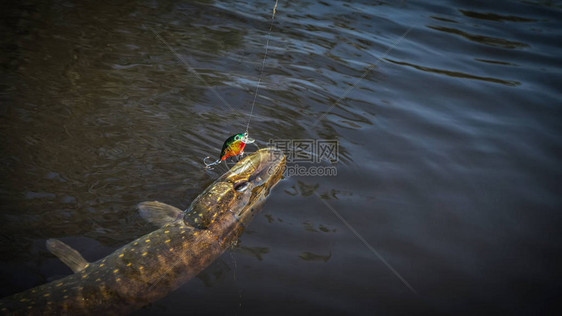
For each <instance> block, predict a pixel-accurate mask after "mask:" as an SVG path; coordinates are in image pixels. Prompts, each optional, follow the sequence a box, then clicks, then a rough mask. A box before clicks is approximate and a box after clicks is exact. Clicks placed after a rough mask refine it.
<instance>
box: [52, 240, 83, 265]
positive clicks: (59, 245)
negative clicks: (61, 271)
mask: <svg viewBox="0 0 562 316" xmlns="http://www.w3.org/2000/svg"><path fill="white" fill-rule="evenodd" d="M46 244H47V249H49V251H50V252H51V253H52V254H53V255H55V256H57V257H58V258H59V259H60V261H62V262H63V263H64V264H66V265H67V266H68V267H69V268H70V269H72V271H74V272H80V271H82V270H84V268H86V266H88V261H86V259H84V257H82V255H81V254H80V253H79V252H78V251H76V249H74V248H72V247H70V246H69V245H67V244H65V243H63V242H62V241H60V240H58V239H49V240H47V243H46Z"/></svg>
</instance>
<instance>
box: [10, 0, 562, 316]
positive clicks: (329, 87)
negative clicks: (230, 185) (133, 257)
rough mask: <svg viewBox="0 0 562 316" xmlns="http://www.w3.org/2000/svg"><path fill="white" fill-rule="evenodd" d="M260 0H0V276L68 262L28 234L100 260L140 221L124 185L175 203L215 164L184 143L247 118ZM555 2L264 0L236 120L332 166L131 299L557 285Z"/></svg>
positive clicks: (214, 137)
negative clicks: (171, 288) (186, 270)
mask: <svg viewBox="0 0 562 316" xmlns="http://www.w3.org/2000/svg"><path fill="white" fill-rule="evenodd" d="M273 3H274V1H231V0H224V1H197V2H195V1H193V2H189V1H188V2H167V3H160V2H156V1H143V2H127V1H122V2H121V3H115V4H110V3H99V2H77V3H72V2H52V3H47V2H41V3H31V2H29V3H27V2H25V1H24V2H21V3H17V4H16V3H14V4H5V5H3V9H2V10H1V11H2V13H1V15H2V29H1V33H2V36H1V38H2V39H1V42H2V47H3V48H2V58H1V62H0V63H1V65H2V77H1V82H0V84H1V91H2V93H1V100H2V101H1V102H2V103H1V104H2V106H1V118H0V120H1V125H0V126H1V129H2V133H1V142H2V155H1V159H2V160H1V177H2V183H1V187H0V196H1V206H2V212H1V215H0V220H1V221H2V223H3V226H2V234H1V235H0V236H1V239H0V245H1V246H0V252H1V259H0V260H1V262H0V267H1V273H0V278H1V282H2V287H1V291H0V294H1V296H5V295H9V294H12V293H15V292H18V291H21V290H25V289H27V288H30V287H32V286H35V285H38V284H42V283H44V282H47V281H50V280H53V279H56V278H58V277H61V276H64V275H66V274H68V273H69V272H70V270H68V269H67V268H66V267H65V266H64V265H63V264H62V263H60V262H58V260H57V259H55V258H54V257H53V256H51V255H50V254H49V253H48V252H47V250H46V249H45V246H44V243H45V240H46V239H48V238H60V239H61V240H63V241H65V242H67V243H69V244H71V245H72V246H73V247H75V248H77V249H78V250H79V251H81V252H82V253H83V254H84V256H85V257H86V259H89V260H97V259H98V258H101V257H103V256H105V255H107V254H109V253H110V252H111V251H112V250H114V249H116V248H118V247H120V246H121V245H123V244H125V243H127V242H129V241H131V240H133V239H135V238H137V237H139V236H141V235H142V234H145V233H147V232H149V231H151V230H153V229H154V227H152V226H151V225H150V224H147V223H145V222H144V221H143V220H142V219H140V217H139V216H138V214H137V212H136V210H135V205H136V204H137V203H139V202H141V201H145V200H159V201H162V202H166V203H169V204H172V205H175V206H178V207H180V208H185V207H187V205H189V203H190V201H191V199H192V198H193V197H195V196H197V195H198V194H199V193H200V192H201V191H203V189H204V188H205V187H206V186H207V185H208V184H209V183H210V182H212V181H213V179H214V178H216V176H217V175H218V174H217V173H216V172H215V173H213V172H206V171H204V170H203V169H202V159H203V158H204V157H205V156H208V155H211V156H215V155H218V152H219V150H220V147H221V145H222V142H223V141H224V139H226V138H227V137H228V136H230V135H231V134H234V133H236V132H242V131H243V130H244V129H245V125H246V123H247V119H248V113H249V111H250V106H251V102H252V99H253V92H254V90H255V86H256V83H257V80H258V76H259V69H260V65H261V60H262V58H263V53H264V48H265V47H264V45H265V41H266V39H267V36H268V34H267V30H268V28H269V23H270V17H271V9H272V8H273ZM561 13H562V5H561V4H560V3H559V2H556V1H497V2H493V3H491V2H475V1H470V2H469V1H442V2H437V1H432V2H431V3H428V2H411V1H397V2H388V3H387V2H374V1H352V2H350V1H337V0H326V1H280V2H279V6H278V8H277V15H276V21H275V24H274V25H273V30H272V33H271V34H270V46H269V54H268V57H267V60H266V64H265V70H264V77H263V81H262V86H261V89H260V95H259V97H258V99H257V103H256V108H255V110H254V114H256V115H257V116H256V117H255V118H254V119H253V120H252V123H251V125H250V135H251V136H252V137H254V138H256V139H258V140H259V141H260V145H262V146H263V145H264V144H265V143H266V142H267V141H268V140H269V139H330V140H337V141H338V142H339V161H338V163H337V164H335V166H336V167H337V176H334V177H305V176H292V177H290V178H288V179H285V180H283V181H282V182H281V183H280V184H279V185H278V186H277V187H276V188H275V190H274V191H273V192H272V194H271V196H270V198H269V200H268V202H267V204H266V207H265V209H264V210H263V213H262V214H261V215H260V216H258V217H257V218H256V219H255V220H254V222H253V223H252V225H251V226H250V228H249V231H247V232H246V233H245V234H244V235H243V237H242V239H241V244H240V246H239V247H238V248H237V249H235V250H233V251H232V252H231V253H230V254H228V253H227V254H225V255H224V256H223V257H221V259H219V260H218V261H217V262H215V263H214V264H213V265H211V266H210V267H209V268H208V269H207V270H205V271H204V272H203V273H202V274H201V275H200V276H199V277H198V278H196V279H193V280H191V281H190V282H188V283H186V284H185V285H184V286H182V287H181V288H180V289H178V290H177V291H175V292H174V293H172V294H170V295H168V296H167V297H166V298H164V299H162V300H160V301H158V302H156V303H154V304H152V305H151V306H148V307H146V308H144V309H142V310H140V311H138V312H137V314H138V315H151V314H158V315H160V314H183V313H187V312H191V313H195V314H216V313H222V314H224V313H228V314H240V315H251V314H261V315H265V314H287V313H291V314H308V313H311V312H322V313H326V314H337V313H360V314H373V313H382V314H405V313H416V314H418V313H433V314H436V313H437V314H441V313H446V314H448V313H454V314H465V313H466V314H474V313H481V312H485V313H488V314H495V313H512V314H519V313H522V314H527V313H539V312H544V311H546V310H547V309H548V308H549V307H552V306H553V304H554V302H555V299H556V298H557V296H559V293H560V290H561V289H560V284H561V281H562V278H561V273H560V269H559V267H560V266H561V264H562V262H561V260H560V256H559V253H560V251H561V250H562V246H561V245H560V242H559V240H560V237H562V236H561V233H560V227H562V214H561V213H560V209H561V204H562V203H561V202H562V201H561V197H560V192H559V191H560V190H559V188H560V180H561V175H562V171H561V169H560V166H559V162H560V157H561V155H560V154H561V153H562V141H561V140H560V131H561V127H562V126H561V125H562V124H561V123H560V122H561V120H560V119H561V117H562V115H561V114H562V113H561V105H562V104H561V102H560V100H561V93H560V88H559V87H560V82H562V75H561V70H560V69H561V68H560V66H561V65H562V59H561V58H560V56H562V49H561V47H560V45H559V44H558V42H559V39H560V36H561V33H562V32H561V30H562V23H561V21H562V14H561ZM152 30H154V31H155V32H157V33H159V34H160V35H161V36H162V38H164V39H165V40H166V41H167V42H168V43H169V45H170V46H171V47H172V48H173V49H174V50H175V51H177V53H178V54H179V55H180V56H181V57H182V58H183V59H185V61H186V62H187V63H189V64H190V65H191V66H192V67H193V68H194V69H196V70H197V72H198V73H199V74H200V76H201V77H202V78H203V79H204V80H205V82H206V84H205V83H203V82H202V81H201V80H199V79H198V77H197V75H195V74H194V73H190V72H189V71H188V69H186V67H185V65H183V64H182V63H181V62H180V61H179V60H178V59H177V58H176V56H175V55H174V53H173V52H172V51H170V49H168V48H167V47H166V45H164V44H163V43H162V42H161V41H160V40H158V39H157V38H156V37H155V35H154V33H153V32H152ZM213 90H214V92H213ZM319 165H320V166H326V165H327V164H326V163H321V164H319ZM325 203H327V204H325ZM327 205H328V206H329V207H331V208H332V209H333V211H332V210H331V209H330V208H329V207H328V206H327ZM334 212H335V213H334ZM336 214H338V215H339V216H340V217H341V218H343V219H344V220H345V221H347V223H348V224H349V226H351V227H352V228H353V230H355V231H356V232H357V233H358V234H359V236H361V237H362V238H363V239H364V241H365V242H367V243H368V244H369V246H370V247H371V249H373V250H374V252H373V251H371V250H370V249H369V248H368V247H367V246H366V245H365V244H364V243H363V242H362V241H361V239H360V238H359V237H358V236H356V235H355V234H354V233H353V231H352V230H350V228H349V227H348V226H346V225H345V224H344V223H343V222H342V221H341V220H340V219H339V217H338V216H337V215H336ZM375 252H376V253H375ZM377 254H378V256H377ZM381 258H382V259H383V260H384V261H383V260H381ZM385 262H386V263H387V264H385ZM389 267H391V268H392V269H393V270H394V271H395V272H393V270H392V269H390V268H389ZM401 278H402V280H401ZM408 284H409V285H410V286H411V288H409V287H408V286H407V285H408Z"/></svg>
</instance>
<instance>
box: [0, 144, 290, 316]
mask: <svg viewBox="0 0 562 316" xmlns="http://www.w3.org/2000/svg"><path fill="white" fill-rule="evenodd" d="M284 166H285V157H284V156H283V154H282V153H281V152H280V151H278V150H275V149H269V148H266V149H262V150H259V151H258V152H256V153H253V154H251V155H249V156H247V157H245V158H244V159H242V160H241V161H240V162H239V163H237V164H236V165H235V166H234V167H233V168H232V169H231V170H230V171H229V172H227V173H226V174H224V175H223V176H221V177H220V178H219V179H217V180H216V181H215V182H214V183H213V184H211V185H210V186H209V187H208V188H207V189H206V190H205V191H204V192H203V193H201V194H200V195H199V196H198V197H197V198H196V199H195V200H194V201H193V202H192V204H191V206H190V207H189V209H188V210H187V211H185V212H182V211H180V210H179V209H177V208H175V207H173V206H169V205H166V204H163V203H159V202H144V203H141V204H139V210H140V212H141V215H143V217H145V218H146V219H147V220H149V221H151V222H152V223H155V224H158V225H161V227H160V228H159V229H157V230H155V231H153V232H151V233H149V234H147V235H144V236H142V237H140V238H138V239H136V240H134V241H132V242H130V243H129V244H127V245H125V246H123V247H121V248H120V249H118V250H116V251H115V252H113V253H112V254H110V255H109V256H107V257H105V258H103V259H101V260H98V261H96V262H91V263H87V262H86V261H85V260H84V259H83V258H82V257H81V256H80V254H78V253H77V252H76V251H75V250H73V249H71V248H70V247H68V246H66V245H65V244H63V243H62V242H60V241H55V240H49V241H48V248H49V249H50V250H51V251H52V252H53V253H54V254H56V255H57V256H59V257H60V258H61V260H62V261H63V262H65V263H66V264H68V265H69V266H70V267H71V268H72V269H73V271H75V273H74V274H72V275H69V276H67V277H65V278H62V279H59V280H56V281H53V282H50V283H47V284H43V285H41V286H38V287H35V288H32V289H29V290H27V291H24V292H21V293H17V294H15V295H12V296H9V297H6V298H3V299H2V300H0V311H1V312H2V314H9V315H12V314H14V315H28V314H31V315H59V314H71V315H84V314H94V313H103V315H107V314H124V313H127V312H130V311H133V310H135V309H137V308H139V307H141V306H143V305H146V304H148V303H150V302H154V301H156V300H158V299H159V298H161V297H164V296H166V294H168V293H169V292H170V291H173V290H174V289H176V288H177V287H179V286H180V285H181V284H183V283H184V282H186V281H187V280H189V279H191V278H192V277H194V276H195V275H197V274H198V273H199V272H200V271H202V270H203V269H204V268H205V267H207V266H208V265H209V264H210V263H211V262H213V261H214V260H215V259H216V258H218V257H219V256H220V255H221V254H222V253H223V252H224V251H225V250H226V249H227V248H228V247H230V246H231V245H232V243H233V242H235V241H236V240H237V239H238V237H239V236H240V234H241V233H242V232H243V230H244V228H245V226H246V225H247V224H248V223H249V222H250V221H251V219H252V218H253V216H254V215H255V214H256V213H257V211H258V207H259V206H260V205H261V204H262V203H263V202H264V201H265V199H266V197H267V195H268V194H269V190H270V189H271V188H272V187H273V186H274V185H275V184H276V183H277V182H278V181H279V180H280V179H281V174H282V172H283V169H284Z"/></svg>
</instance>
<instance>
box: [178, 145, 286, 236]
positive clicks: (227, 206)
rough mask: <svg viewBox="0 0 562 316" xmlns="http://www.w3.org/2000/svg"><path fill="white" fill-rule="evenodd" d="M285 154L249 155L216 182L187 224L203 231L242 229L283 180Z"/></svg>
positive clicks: (266, 151) (192, 208)
mask: <svg viewBox="0 0 562 316" xmlns="http://www.w3.org/2000/svg"><path fill="white" fill-rule="evenodd" d="M285 163H286V161H285V155H284V154H283V152H282V151H281V150H279V149H275V148H263V149H260V150H258V151H257V152H255V153H252V154H249V155H248V156H246V157H244V158H243V159H242V160H240V161H239V162H238V163H237V164H236V165H234V166H233V167H232V168H231V169H230V170H229V171H228V172H227V173H225V174H224V175H222V176H221V177H220V178H218V179H217V180H216V181H215V182H213V183H212V184H211V185H210V186H209V187H208V188H207V189H206V190H205V191H203V193H201V194H200V195H199V196H198V197H197V198H195V200H193V202H192V203H191V206H190V207H189V208H188V210H187V211H186V213H185V215H184V222H185V223H186V224H188V225H191V226H194V227H196V228H200V229H212V230H220V231H221V234H222V233H226V232H228V231H229V230H231V229H239V228H241V229H243V228H244V227H245V226H247V225H248V224H249V222H250V221H251V220H252V218H253V217H254V216H255V215H256V214H257V213H258V212H259V209H260V207H261V205H262V204H263V202H264V201H265V199H266V198H267V196H268V195H269V191H270V190H271V188H272V187H273V186H274V185H275V184H277V182H279V180H281V178H282V175H283V171H284V169H285Z"/></svg>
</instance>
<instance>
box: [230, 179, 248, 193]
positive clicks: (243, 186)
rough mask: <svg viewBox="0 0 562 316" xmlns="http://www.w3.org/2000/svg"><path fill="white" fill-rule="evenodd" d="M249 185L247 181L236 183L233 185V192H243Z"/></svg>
mask: <svg viewBox="0 0 562 316" xmlns="http://www.w3.org/2000/svg"><path fill="white" fill-rule="evenodd" d="M249 184H250V182H248V181H242V182H238V183H236V184H235V185H234V190H236V191H237V192H244V191H245V190H246V189H247V188H248V185H249Z"/></svg>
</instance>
